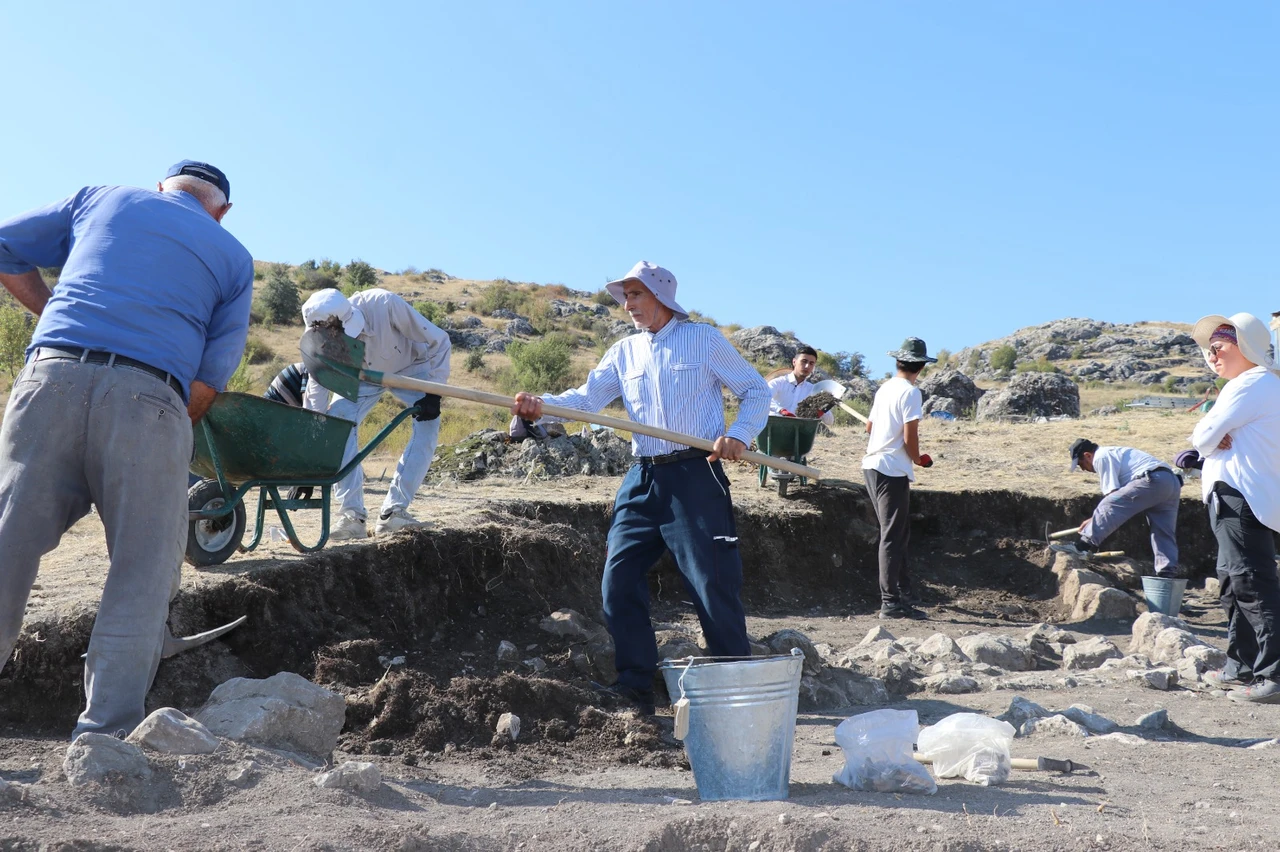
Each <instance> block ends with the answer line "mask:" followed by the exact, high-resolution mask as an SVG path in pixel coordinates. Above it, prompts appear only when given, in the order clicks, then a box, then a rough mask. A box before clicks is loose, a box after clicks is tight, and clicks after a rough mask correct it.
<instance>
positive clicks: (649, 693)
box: [591, 681, 656, 716]
mask: <svg viewBox="0 0 1280 852" xmlns="http://www.w3.org/2000/svg"><path fill="white" fill-rule="evenodd" d="M591 688H592V689H594V690H595V691H596V692H598V693H600V695H602V696H604V697H605V698H611V699H615V700H617V701H620V702H623V703H625V704H627V705H628V706H630V707H633V708H634V709H635V710H637V711H638V712H639V713H640V715H642V716H652V715H653V714H654V712H655V710H656V708H655V707H654V703H653V690H639V689H633V688H632V687H630V686H627V685H626V684H624V683H615V684H613V685H611V686H604V685H603V684H599V683H596V682H595V681H592V682H591Z"/></svg>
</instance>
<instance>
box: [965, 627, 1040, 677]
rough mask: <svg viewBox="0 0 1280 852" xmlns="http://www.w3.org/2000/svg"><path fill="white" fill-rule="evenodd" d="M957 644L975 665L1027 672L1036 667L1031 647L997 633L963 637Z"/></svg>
mask: <svg viewBox="0 0 1280 852" xmlns="http://www.w3.org/2000/svg"><path fill="white" fill-rule="evenodd" d="M956 644H957V645H959V646H960V650H962V651H963V652H964V654H965V656H967V657H968V658H969V659H970V660H973V661H974V662H975V663H985V664H986V665H990V666H999V667H1000V668H1002V669H1004V670H1005V671H1011V672H1025V671H1030V670H1032V669H1034V668H1035V665H1036V658H1035V654H1033V653H1032V651H1031V646H1030V645H1029V644H1028V643H1027V642H1025V641H1023V640H1022V639H1013V638H1010V637H1008V636H999V635H997V634H995V633H979V634H977V635H975V636H963V637H961V638H960V640H959V641H958V642H957V643H956Z"/></svg>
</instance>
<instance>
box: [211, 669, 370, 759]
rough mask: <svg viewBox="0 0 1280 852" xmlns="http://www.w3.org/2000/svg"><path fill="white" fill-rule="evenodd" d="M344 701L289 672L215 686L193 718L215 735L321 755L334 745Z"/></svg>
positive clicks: (344, 715)
mask: <svg viewBox="0 0 1280 852" xmlns="http://www.w3.org/2000/svg"><path fill="white" fill-rule="evenodd" d="M346 712H347V705H346V701H345V700H344V699H343V697H342V696H341V695H339V694H338V693H336V692H332V691H330V690H328V689H325V688H324V687H320V686H316V685H315V684H314V683H311V682H310V681H309V680H307V679H306V678H304V677H301V676H299V675H296V674H294V673H293V672H280V673H279V674H277V675H272V676H271V677H269V678H266V679H263V680H255V679H251V678H243V677H238V678H233V679H231V680H229V681H227V682H226V683H223V684H220V685H219V686H218V687H217V688H216V689H214V690H213V693H212V694H211V695H210V696H209V701H208V703H207V704H205V706H204V707H203V708H202V709H201V710H200V712H199V713H197V714H196V719H197V720H198V721H200V722H201V723H203V724H204V726H205V727H206V728H208V729H209V731H210V733H213V734H215V735H217V736H220V737H226V738H227V739H231V740H237V741H240V742H251V743H257V744H259V745H265V746H270V747H272V748H283V749H287V750H289V751H298V752H302V753H303V754H314V755H326V754H329V753H330V752H331V751H333V749H334V746H336V745H337V743H338V734H339V732H341V731H342V725H343V722H344V720H345V718H346Z"/></svg>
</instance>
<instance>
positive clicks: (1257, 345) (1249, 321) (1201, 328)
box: [1191, 313, 1280, 371]
mask: <svg viewBox="0 0 1280 852" xmlns="http://www.w3.org/2000/svg"><path fill="white" fill-rule="evenodd" d="M1223 325H1229V326H1231V327H1232V328H1234V329H1235V330H1236V345H1237V346H1239V347H1240V354H1242V355H1244V357H1245V358H1246V359H1248V360H1249V361H1250V362H1251V363H1254V364H1257V365H1258V366H1259V367H1266V368H1267V369H1268V370H1272V371H1276V370H1280V366H1277V364H1276V360H1275V358H1274V357H1272V355H1271V332H1270V331H1269V330H1268V329H1267V326H1266V325H1265V324H1264V323H1263V322H1262V320H1260V319H1258V318H1257V317H1255V316H1254V315H1253V314H1245V313H1240V314H1232V315H1231V316H1229V317H1224V316H1221V315H1220V314H1210V315H1209V316H1207V317H1201V318H1200V319H1199V320H1197V321H1196V325H1195V328H1193V329H1191V336H1192V337H1193V338H1194V339H1195V341H1196V343H1197V344H1199V346H1200V354H1202V355H1204V362H1205V363H1206V364H1208V365H1209V369H1213V363H1212V362H1211V361H1210V360H1209V338H1211V337H1212V336H1213V332H1214V330H1215V329H1217V328H1218V326H1223Z"/></svg>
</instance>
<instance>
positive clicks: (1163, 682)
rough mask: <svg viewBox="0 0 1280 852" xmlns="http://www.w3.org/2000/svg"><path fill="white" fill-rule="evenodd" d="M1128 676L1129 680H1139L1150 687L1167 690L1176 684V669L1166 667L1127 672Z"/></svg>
mask: <svg viewBox="0 0 1280 852" xmlns="http://www.w3.org/2000/svg"><path fill="white" fill-rule="evenodd" d="M1128 677H1129V679H1130V680H1137V681H1141V682H1142V683H1143V684H1145V685H1146V686H1149V687H1151V688H1152V689H1161V690H1169V689H1173V688H1174V687H1175V686H1177V685H1178V670H1177V669H1171V668H1167V667H1166V668H1159V669H1147V670H1146V671H1138V672H1129V673H1128Z"/></svg>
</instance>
